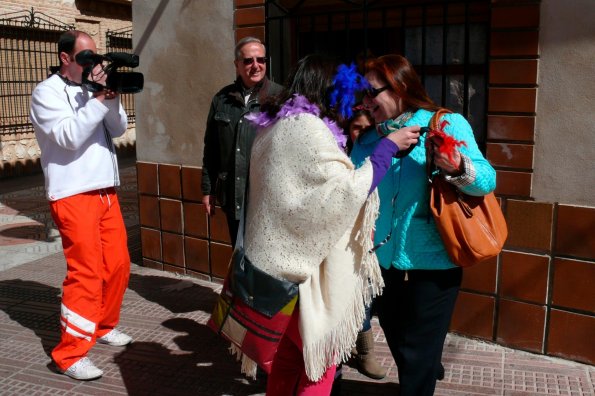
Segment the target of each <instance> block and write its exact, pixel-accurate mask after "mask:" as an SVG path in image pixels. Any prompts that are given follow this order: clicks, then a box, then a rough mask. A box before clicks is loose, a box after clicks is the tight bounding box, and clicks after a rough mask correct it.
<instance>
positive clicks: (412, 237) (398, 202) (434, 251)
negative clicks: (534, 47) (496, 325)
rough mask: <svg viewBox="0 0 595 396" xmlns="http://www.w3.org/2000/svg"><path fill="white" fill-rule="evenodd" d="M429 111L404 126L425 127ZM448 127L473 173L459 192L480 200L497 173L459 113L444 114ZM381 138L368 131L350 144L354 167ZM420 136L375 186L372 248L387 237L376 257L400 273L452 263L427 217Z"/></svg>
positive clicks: (424, 159) (487, 191) (422, 145)
mask: <svg viewBox="0 0 595 396" xmlns="http://www.w3.org/2000/svg"><path fill="white" fill-rule="evenodd" d="M433 114H434V113H433V112H429V111H427V110H418V111H417V112H416V113H415V114H414V115H413V117H411V119H409V121H407V122H406V123H405V126H412V125H420V126H427V125H428V123H429V121H430V118H432V115H433ZM442 120H446V121H448V122H449V125H448V126H446V128H445V129H444V131H445V132H446V133H448V134H449V135H452V136H454V137H455V138H456V139H457V140H463V141H465V143H466V144H467V146H466V147H464V146H463V147H460V152H461V154H463V155H464V156H466V157H467V159H469V160H470V161H471V163H472V164H473V167H474V168H475V174H476V177H475V180H473V181H472V182H471V183H470V184H466V185H465V186H463V187H461V191H463V192H464V193H466V194H469V195H476V196H480V195H485V194H488V193H489V192H491V191H493V190H494V189H495V188H496V172H495V171H494V168H492V166H491V165H490V164H489V163H488V161H487V160H486V159H485V158H484V157H483V155H482V153H481V152H480V151H479V148H478V147H477V143H476V142H475V137H474V135H473V131H472V130H471V126H470V125H469V123H468V122H467V120H466V119H465V118H464V117H463V116H462V115H460V114H456V113H452V114H446V115H444V116H443V117H442ZM380 139H381V138H380V136H379V135H378V133H377V132H376V131H375V130H372V131H370V132H368V133H366V134H365V135H362V136H360V138H359V139H358V140H357V141H356V142H355V144H354V147H353V151H352V152H351V159H352V161H353V163H354V164H355V165H356V166H361V164H362V163H363V161H364V160H365V159H366V158H367V157H369V156H370V154H372V152H373V151H374V148H375V147H376V144H378V142H379V141H380ZM426 179H427V177H426V152H425V136H422V137H421V138H420V140H419V143H418V144H417V146H416V147H415V148H414V149H413V150H412V151H411V153H409V155H408V156H407V157H405V158H402V159H399V158H393V159H392V165H391V167H390V168H389V169H388V172H387V173H386V175H385V176H384V178H383V179H382V181H381V182H380V184H379V185H378V192H379V194H380V213H379V216H378V220H376V232H375V234H374V243H375V244H379V243H380V242H381V241H382V240H384V239H385V238H386V237H387V235H389V233H391V230H392V234H391V238H390V240H389V241H388V242H387V243H386V244H384V245H382V246H381V247H380V248H378V250H376V254H377V256H378V261H379V263H380V265H381V266H382V267H383V268H385V269H388V268H390V267H391V266H393V267H395V268H397V269H400V270H412V269H432V270H436V269H449V268H453V267H455V264H453V263H452V261H451V260H450V259H449V257H448V255H447V253H446V251H445V250H444V245H443V244H442V240H441V239H440V234H439V233H438V229H437V228H436V225H435V223H434V219H433V218H432V216H431V215H430V214H429V209H428V198H429V190H428V183H427V181H426Z"/></svg>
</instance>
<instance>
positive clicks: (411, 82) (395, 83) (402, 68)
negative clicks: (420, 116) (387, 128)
mask: <svg viewBox="0 0 595 396" xmlns="http://www.w3.org/2000/svg"><path fill="white" fill-rule="evenodd" d="M366 73H374V74H376V76H378V78H380V79H381V80H384V81H385V82H386V83H387V84H388V85H389V86H390V89H391V91H393V92H394V93H396V94H397V96H398V97H399V98H401V99H402V100H403V106H404V107H405V108H406V109H408V108H413V109H425V110H429V111H436V110H438V109H439V108H440V106H438V105H436V104H435V103H434V101H433V100H432V99H430V97H429V96H428V93H427V92H426V89H425V88H424V86H423V84H422V83H421V80H420V79H419V76H418V75H417V73H416V72H415V69H414V68H413V66H412V65H411V63H409V61H408V60H407V58H405V57H403V56H401V55H384V56H381V57H379V58H374V59H371V60H369V61H368V62H366Z"/></svg>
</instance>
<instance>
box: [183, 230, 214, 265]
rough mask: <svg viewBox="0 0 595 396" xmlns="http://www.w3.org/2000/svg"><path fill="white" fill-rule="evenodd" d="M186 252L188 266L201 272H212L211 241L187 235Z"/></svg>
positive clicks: (185, 240) (185, 241)
mask: <svg viewBox="0 0 595 396" xmlns="http://www.w3.org/2000/svg"><path fill="white" fill-rule="evenodd" d="M184 252H185V253H186V268H188V269H192V270H195V271H200V272H206V273H209V272H210V268H209V242H208V241H207V240H204V239H197V238H190V237H185V238H184Z"/></svg>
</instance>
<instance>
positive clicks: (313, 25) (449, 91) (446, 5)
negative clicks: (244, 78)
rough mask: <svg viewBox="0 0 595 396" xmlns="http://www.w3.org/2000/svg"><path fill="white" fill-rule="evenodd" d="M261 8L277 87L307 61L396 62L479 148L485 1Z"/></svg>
mask: <svg viewBox="0 0 595 396" xmlns="http://www.w3.org/2000/svg"><path fill="white" fill-rule="evenodd" d="M289 3H290V2H287V1H284V0H267V2H266V37H267V52H268V56H269V59H270V63H269V74H270V75H271V77H272V78H273V79H274V80H276V81H278V82H283V81H284V80H285V78H286V77H287V74H288V72H289V69H290V67H291V66H292V65H293V64H295V63H296V61H297V60H298V59H299V58H301V57H302V56H304V55H306V54H309V53H325V54H329V55H332V56H335V57H337V58H338V59H339V60H340V61H342V62H352V61H353V62H358V61H360V62H362V63H363V61H364V60H365V59H366V58H369V57H371V56H380V55H384V54H402V55H404V56H406V57H407V58H408V59H409V60H410V61H411V63H412V64H413V65H414V66H415V68H416V70H417V71H418V73H419V74H420V76H421V78H422V81H423V82H424V85H425V87H426V89H427V91H428V93H429V94H430V96H431V97H432V99H433V100H434V101H435V102H436V103H438V104H440V105H442V106H445V107H448V108H450V109H452V110H454V111H456V112H459V113H462V114H463V115H464V116H465V117H466V118H467V119H468V120H469V122H470V124H471V126H472V127H473V130H474V132H475V137H476V140H477V141H478V143H480V146H483V143H484V142H485V130H486V108H487V96H486V93H487V74H488V73H487V71H488V62H487V59H488V48H489V47H488V45H487V44H488V36H489V21H490V1H489V0H448V1H445V0H443V1H440V0H415V1H413V0H401V1H382V0H376V1H374V0H336V1H334V2H332V3H333V4H332V5H329V4H330V2H325V4H326V5H321V3H320V2H319V1H316V0H310V1H308V0H301V1H298V2H293V3H292V4H294V5H293V6H292V7H290V8H288V7H287V6H284V5H287V4H289Z"/></svg>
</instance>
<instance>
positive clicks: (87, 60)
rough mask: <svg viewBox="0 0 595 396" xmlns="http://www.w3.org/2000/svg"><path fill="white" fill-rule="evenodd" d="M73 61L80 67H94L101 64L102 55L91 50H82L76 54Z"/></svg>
mask: <svg viewBox="0 0 595 396" xmlns="http://www.w3.org/2000/svg"><path fill="white" fill-rule="evenodd" d="M75 60H76V63H78V64H79V65H80V66H83V67H87V66H95V65H97V64H99V63H101V62H103V60H104V57H103V56H102V55H99V54H96V53H95V52H93V51H91V50H83V51H81V52H79V53H78V54H76V56H75Z"/></svg>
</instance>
